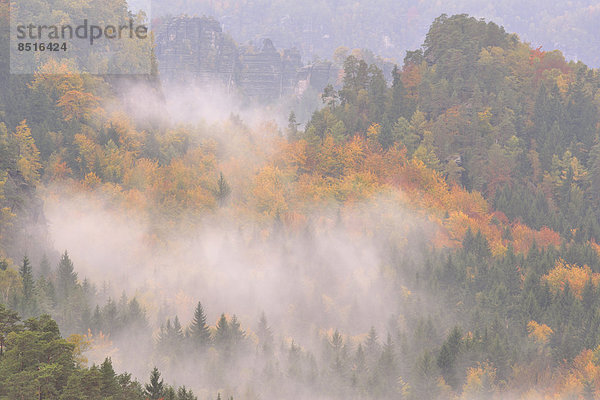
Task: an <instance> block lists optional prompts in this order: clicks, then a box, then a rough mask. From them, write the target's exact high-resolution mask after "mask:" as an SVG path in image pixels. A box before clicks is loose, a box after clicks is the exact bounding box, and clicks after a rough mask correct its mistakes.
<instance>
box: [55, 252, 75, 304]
mask: <svg viewBox="0 0 600 400" xmlns="http://www.w3.org/2000/svg"><path fill="white" fill-rule="evenodd" d="M76 287H77V273H76V272H75V268H74V267H73V262H72V261H71V259H70V258H69V254H68V253H67V251H66V250H65V252H64V254H63V255H62V257H61V258H60V262H59V263H58V270H57V277H56V291H57V298H58V300H59V302H64V301H65V300H66V299H67V298H68V297H69V295H70V294H72V293H73V291H74V290H75V288H76Z"/></svg>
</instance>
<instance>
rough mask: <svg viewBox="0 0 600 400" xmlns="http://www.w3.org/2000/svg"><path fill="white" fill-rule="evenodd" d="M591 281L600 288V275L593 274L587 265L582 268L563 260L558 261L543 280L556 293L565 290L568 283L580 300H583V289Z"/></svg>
mask: <svg viewBox="0 0 600 400" xmlns="http://www.w3.org/2000/svg"><path fill="white" fill-rule="evenodd" d="M590 279H591V280H592V283H593V284H594V286H598V282H599V281H600V274H598V273H594V272H592V270H591V269H590V267H588V266H587V265H584V266H583V267H580V266H577V265H574V264H568V263H566V262H565V261H564V260H562V259H559V260H557V261H556V264H555V266H554V268H553V269H552V270H551V271H550V272H548V273H547V274H546V275H544V276H543V277H542V280H544V281H546V282H548V284H549V285H550V288H551V289H553V290H555V291H558V290H564V288H565V285H566V284H567V283H568V284H569V287H570V288H571V290H572V291H573V294H574V295H575V296H577V297H578V298H581V293H582V291H583V288H584V286H585V284H586V282H587V281H589V280H590Z"/></svg>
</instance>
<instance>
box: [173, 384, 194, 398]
mask: <svg viewBox="0 0 600 400" xmlns="http://www.w3.org/2000/svg"><path fill="white" fill-rule="evenodd" d="M177 400H198V398H197V397H196V396H194V392H192V390H191V389H190V390H187V389H186V387H185V386H181V387H180V388H179V389H178V390H177Z"/></svg>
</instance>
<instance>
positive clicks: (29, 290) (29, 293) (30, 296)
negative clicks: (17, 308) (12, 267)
mask: <svg viewBox="0 0 600 400" xmlns="http://www.w3.org/2000/svg"><path fill="white" fill-rule="evenodd" d="M19 274H20V275H21V280H22V282H23V301H22V307H21V310H22V313H23V314H24V315H31V314H33V313H34V308H35V307H34V301H35V299H34V281H33V272H32V269H31V263H30V262H29V258H27V256H25V257H23V264H22V265H21V268H19Z"/></svg>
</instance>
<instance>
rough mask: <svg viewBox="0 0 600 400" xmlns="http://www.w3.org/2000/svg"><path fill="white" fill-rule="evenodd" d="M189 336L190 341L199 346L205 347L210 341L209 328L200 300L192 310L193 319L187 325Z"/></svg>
mask: <svg viewBox="0 0 600 400" xmlns="http://www.w3.org/2000/svg"><path fill="white" fill-rule="evenodd" d="M189 337H190V339H191V340H192V343H193V344H194V345H195V346H197V347H200V348H203V347H207V346H209V345H210V343H211V337H210V328H209V327H208V324H207V323H206V314H205V313H204V308H203V307H202V304H201V303H200V302H198V305H197V306H196V310H195V311H194V319H193V320H192V323H191V325H190V327H189Z"/></svg>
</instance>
